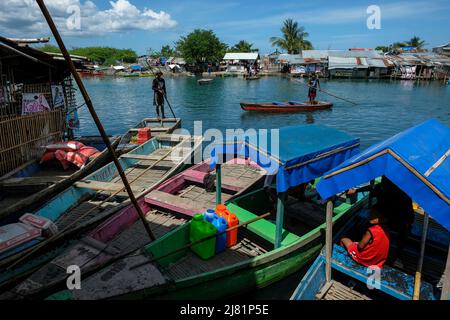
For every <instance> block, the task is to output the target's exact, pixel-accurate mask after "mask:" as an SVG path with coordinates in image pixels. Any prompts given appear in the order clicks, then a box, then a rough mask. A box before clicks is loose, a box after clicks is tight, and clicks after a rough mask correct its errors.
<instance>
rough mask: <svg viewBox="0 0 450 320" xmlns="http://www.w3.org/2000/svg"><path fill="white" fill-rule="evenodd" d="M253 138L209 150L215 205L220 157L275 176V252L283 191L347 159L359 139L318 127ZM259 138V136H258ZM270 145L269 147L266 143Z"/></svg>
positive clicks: (242, 137) (219, 144)
mask: <svg viewBox="0 0 450 320" xmlns="http://www.w3.org/2000/svg"><path fill="white" fill-rule="evenodd" d="M266 133H267V135H266V136H264V137H262V136H261V135H259V136H258V135H257V134H256V133H255V134H248V135H245V134H242V135H235V136H234V137H233V139H228V140H225V141H218V142H216V143H215V145H214V146H213V148H212V150H211V165H210V166H211V169H215V170H216V203H217V204H220V203H221V202H222V197H221V192H222V191H221V189H222V188H221V164H222V163H224V162H226V160H224V159H223V156H224V155H232V156H236V155H237V156H243V157H245V158H246V159H249V158H250V159H251V160H253V161H254V162H256V163H257V164H258V165H259V166H261V167H262V169H264V170H265V171H266V174H267V175H269V176H276V191H277V215H276V233H275V248H279V247H280V246H281V241H282V232H283V220H284V210H285V200H286V196H287V191H288V190H289V189H290V188H292V187H296V186H298V185H300V184H302V183H306V182H309V181H311V180H314V179H316V178H318V177H321V176H322V175H323V174H324V173H325V172H327V171H328V170H329V169H330V168H333V167H335V166H337V165H338V164H340V163H342V162H343V161H345V160H346V159H349V158H351V157H352V156H353V155H355V154H357V153H358V151H359V145H360V142H359V139H357V138H354V137H352V136H350V135H349V134H347V133H345V132H343V131H340V130H337V129H333V128H329V127H325V126H319V125H302V126H290V127H282V128H280V129H276V131H275V132H274V131H272V130H271V131H267V130H265V131H264V134H266ZM260 134H261V132H260ZM269 141H270V143H268V142H269Z"/></svg>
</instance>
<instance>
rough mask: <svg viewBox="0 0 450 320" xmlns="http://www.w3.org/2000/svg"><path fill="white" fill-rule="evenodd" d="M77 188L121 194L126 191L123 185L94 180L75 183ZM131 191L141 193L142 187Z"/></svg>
mask: <svg viewBox="0 0 450 320" xmlns="http://www.w3.org/2000/svg"><path fill="white" fill-rule="evenodd" d="M75 187H77V188H85V189H91V190H95V191H111V192H119V191H120V190H122V189H125V187H124V185H123V183H114V182H103V181H94V180H80V181H78V182H75ZM131 190H132V191H133V192H140V191H142V187H135V186H131ZM124 191H125V190H124Z"/></svg>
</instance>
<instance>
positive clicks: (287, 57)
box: [277, 53, 305, 64]
mask: <svg viewBox="0 0 450 320" xmlns="http://www.w3.org/2000/svg"><path fill="white" fill-rule="evenodd" d="M277 60H278V61H283V62H287V63H289V64H302V63H305V60H304V59H303V58H302V55H301V54H289V53H282V54H280V55H279V56H278V59H277Z"/></svg>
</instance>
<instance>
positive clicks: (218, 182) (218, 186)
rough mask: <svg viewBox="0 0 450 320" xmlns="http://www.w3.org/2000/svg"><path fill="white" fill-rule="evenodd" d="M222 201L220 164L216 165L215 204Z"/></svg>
mask: <svg viewBox="0 0 450 320" xmlns="http://www.w3.org/2000/svg"><path fill="white" fill-rule="evenodd" d="M221 203H222V165H221V164H217V165H216V205H217V204H221Z"/></svg>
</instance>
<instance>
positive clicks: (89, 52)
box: [69, 47, 137, 65]
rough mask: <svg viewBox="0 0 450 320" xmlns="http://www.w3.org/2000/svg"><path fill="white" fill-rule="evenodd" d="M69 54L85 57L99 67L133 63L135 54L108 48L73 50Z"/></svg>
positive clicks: (126, 50) (125, 50)
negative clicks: (99, 65)
mask: <svg viewBox="0 0 450 320" xmlns="http://www.w3.org/2000/svg"><path fill="white" fill-rule="evenodd" d="M69 52H70V53H71V54H75V55H79V56H84V57H87V58H88V59H90V60H92V61H94V62H95V63H98V64H101V65H111V64H116V63H120V62H126V63H134V62H136V60H137V54H136V52H134V51H133V50H131V49H116V48H110V47H86V48H74V49H72V50H70V51H69Z"/></svg>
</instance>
